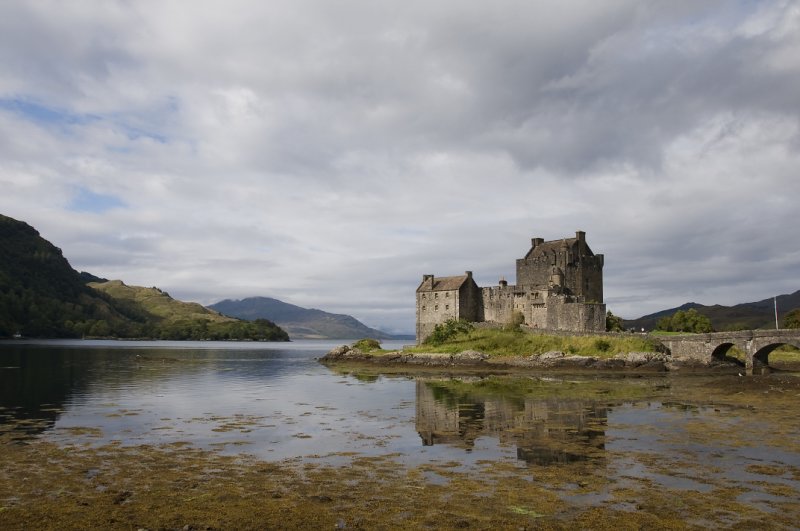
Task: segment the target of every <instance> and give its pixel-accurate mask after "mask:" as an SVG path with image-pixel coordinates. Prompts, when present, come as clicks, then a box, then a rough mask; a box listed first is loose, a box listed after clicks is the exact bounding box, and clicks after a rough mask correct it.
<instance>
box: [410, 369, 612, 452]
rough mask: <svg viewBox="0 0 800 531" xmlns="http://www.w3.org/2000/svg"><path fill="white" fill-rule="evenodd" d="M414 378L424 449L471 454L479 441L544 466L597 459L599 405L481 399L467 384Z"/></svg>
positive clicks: (601, 426) (601, 425)
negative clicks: (488, 440)
mask: <svg viewBox="0 0 800 531" xmlns="http://www.w3.org/2000/svg"><path fill="white" fill-rule="evenodd" d="M457 382H458V383H457V384H456V385H452V383H453V381H448V380H424V379H420V380H417V389H416V392H417V411H416V413H417V415H416V429H417V432H418V433H419V435H420V437H422V441H423V444H424V445H426V446H430V445H435V444H446V445H450V446H455V447H461V448H464V449H465V450H466V451H471V449H472V448H473V446H474V445H475V440H476V439H478V438H480V437H487V436H488V437H495V438H497V439H498V440H499V441H500V443H501V444H513V445H514V446H516V449H517V458H518V459H520V460H523V461H525V462H527V463H528V464H537V465H546V464H551V463H566V462H572V461H581V460H586V459H594V458H600V457H603V454H604V452H603V450H604V448H605V429H606V426H607V412H606V407H605V405H602V404H597V403H594V402H588V401H583V400H573V399H557V398H548V399H541V398H528V397H506V396H486V395H484V394H483V393H481V392H480V387H479V386H475V387H474V389H473V388H472V386H471V385H470V383H468V381H466V382H465V381H461V380H458V381H457Z"/></svg>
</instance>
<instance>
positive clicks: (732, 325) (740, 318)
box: [623, 290, 800, 331]
mask: <svg viewBox="0 0 800 531" xmlns="http://www.w3.org/2000/svg"><path fill="white" fill-rule="evenodd" d="M777 299H778V312H779V315H778V318H779V319H782V316H783V315H786V313H788V312H789V311H791V310H793V309H795V308H800V290H798V291H795V292H794V293H791V294H789V295H779V296H778V297H777ZM691 308H694V309H695V310H696V311H697V312H698V313H700V314H702V315H705V316H706V317H708V318H709V319H710V320H711V324H712V325H713V326H714V330H718V331H725V330H754V329H758V328H774V327H775V307H774V302H773V299H772V297H770V298H768V299H764V300H761V301H757V302H745V303H742V304H736V305H734V306H722V305H719V304H715V305H713V306H704V305H702V304H697V303H694V302H687V303H686V304H683V305H681V306H678V307H677V308H671V309H669V310H661V311H659V312H656V313H651V314H649V315H645V316H642V317H639V318H638V319H631V320H627V319H626V320H624V321H623V323H624V325H625V327H626V328H635V329H637V330H638V329H640V328H644V329H645V330H653V329H654V328H655V326H656V322H657V321H658V320H659V319H661V318H662V317H666V316H669V315H672V314H674V313H675V312H677V311H678V310H683V311H686V310H689V309H691Z"/></svg>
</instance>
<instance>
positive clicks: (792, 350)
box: [769, 345, 800, 363]
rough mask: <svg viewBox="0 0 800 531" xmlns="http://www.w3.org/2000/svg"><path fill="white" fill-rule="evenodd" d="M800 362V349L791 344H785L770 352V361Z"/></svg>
mask: <svg viewBox="0 0 800 531" xmlns="http://www.w3.org/2000/svg"><path fill="white" fill-rule="evenodd" d="M776 361H783V362H786V361H791V362H800V349H798V348H797V347H793V346H791V345H783V346H781V347H778V348H776V349H775V350H773V351H772V352H770V353H769V362H770V363H773V362H776Z"/></svg>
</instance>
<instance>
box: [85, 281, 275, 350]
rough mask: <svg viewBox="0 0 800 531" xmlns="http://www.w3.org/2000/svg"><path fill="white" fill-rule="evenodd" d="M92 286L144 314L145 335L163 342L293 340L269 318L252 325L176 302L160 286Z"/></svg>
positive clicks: (189, 304)
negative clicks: (166, 340) (182, 340)
mask: <svg viewBox="0 0 800 531" xmlns="http://www.w3.org/2000/svg"><path fill="white" fill-rule="evenodd" d="M88 285H89V286H90V287H92V288H94V289H95V290H97V291H98V292H101V293H104V294H106V295H108V296H109V297H111V298H112V299H113V301H114V303H115V304H116V305H117V306H118V307H123V308H126V309H130V310H131V311H138V312H143V313H144V314H145V316H146V322H147V323H148V325H147V326H149V327H150V330H148V331H147V332H146V333H145V334H144V335H146V336H150V337H157V338H161V339H251V340H267V341H287V340H288V339H289V336H288V335H287V334H286V332H285V331H284V330H282V329H281V328H280V327H278V326H277V325H275V323H273V322H271V321H268V320H266V319H258V320H255V321H252V322H251V321H243V320H241V319H234V318H232V317H226V316H224V315H220V314H219V313H217V312H215V311H212V310H209V309H208V308H205V307H204V306H202V305H200V304H197V303H195V302H183V301H179V300H176V299H173V298H172V297H170V296H169V294H167V293H165V292H163V291H161V290H160V289H158V288H156V287H153V288H143V287H140V286H128V285H126V284H125V283H123V282H122V281H121V280H111V281H108V282H91V283H89V284H88Z"/></svg>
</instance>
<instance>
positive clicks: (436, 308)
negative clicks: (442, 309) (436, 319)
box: [433, 304, 439, 312]
mask: <svg viewBox="0 0 800 531" xmlns="http://www.w3.org/2000/svg"><path fill="white" fill-rule="evenodd" d="M433 311H435V312H438V311H439V305H438V304H437V305H436V306H434V307H433Z"/></svg>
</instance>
